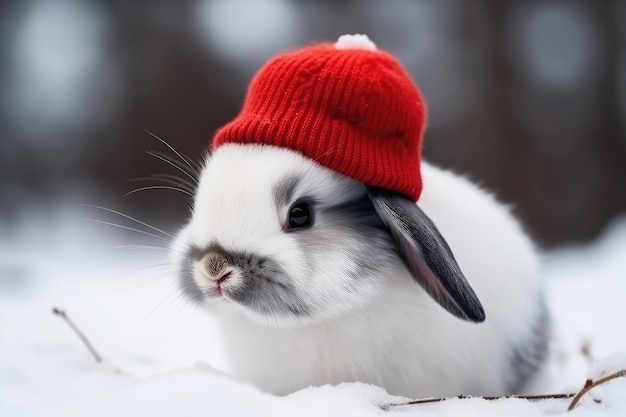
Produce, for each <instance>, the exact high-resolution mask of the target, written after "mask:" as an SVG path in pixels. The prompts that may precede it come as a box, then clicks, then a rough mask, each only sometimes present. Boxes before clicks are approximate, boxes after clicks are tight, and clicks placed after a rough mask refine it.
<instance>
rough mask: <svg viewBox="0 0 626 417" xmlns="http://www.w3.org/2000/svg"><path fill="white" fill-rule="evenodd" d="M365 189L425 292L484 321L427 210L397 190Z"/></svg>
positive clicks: (451, 309) (457, 313) (456, 312)
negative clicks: (393, 191) (425, 211)
mask: <svg viewBox="0 0 626 417" xmlns="http://www.w3.org/2000/svg"><path fill="white" fill-rule="evenodd" d="M367 192H368V194H369V197H370V199H371V200H372V203H373V205H374V208H375V209H376V212H377V213H378V215H379V216H380V218H381V219H382V221H383V223H385V225H386V226H387V228H388V229H389V231H390V232H391V235H392V236H393V238H394V239H395V241H396V243H397V244H398V250H399V252H400V255H401V257H402V259H403V260H404V262H405V264H406V265H407V267H408V269H409V271H411V274H412V275H413V277H414V278H415V279H416V280H417V281H418V282H419V283H420V285H421V286H422V287H423V288H424V289H425V290H426V292H427V293H428V294H429V295H430V296H431V297H432V298H434V299H435V301H437V302H438V303H439V304H440V305H441V306H442V307H443V308H445V309H446V310H448V311H449V312H450V313H452V314H454V315H455V316H457V317H459V318H461V319H464V320H468V321H473V322H482V321H484V320H485V312H484V310H483V306H482V305H481V303H480V301H479V300H478V297H477V296H476V294H475V293H474V290H472V287H470V285H469V283H468V282H467V280H466V279H465V277H464V276H463V273H462V272H461V269H460V268H459V265H458V264H457V262H456V260H455V259H454V255H453V254H452V251H451V250H450V247H449V246H448V244H447V243H446V241H445V239H444V238H443V237H442V236H441V234H440V233H439V231H438V230H437V227H435V225H434V224H433V222H432V221H431V220H430V219H429V218H428V216H427V215H426V213H424V212H423V211H422V210H421V209H420V208H419V207H418V206H417V205H416V204H415V203H414V202H413V201H411V200H409V199H407V198H405V197H403V196H401V195H399V194H395V193H392V192H389V191H383V190H379V189H375V188H370V187H368V188H367Z"/></svg>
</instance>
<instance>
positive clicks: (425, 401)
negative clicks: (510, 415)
mask: <svg viewBox="0 0 626 417" xmlns="http://www.w3.org/2000/svg"><path fill="white" fill-rule="evenodd" d="M575 395H576V394H574V393H568V394H545V395H500V396H487V397H483V396H479V397H472V396H466V395H459V396H457V397H449V398H425V399H422V400H413V401H409V402H406V403H402V404H392V406H398V405H413V404H428V403H438V402H441V401H445V400H449V399H451V398H458V399H462V400H464V399H469V398H480V399H482V400H488V401H495V400H505V399H508V398H519V399H522V400H530V401H538V400H555V399H556V400H558V399H567V398H573V397H574V396H575Z"/></svg>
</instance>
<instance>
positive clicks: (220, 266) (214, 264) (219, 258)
mask: <svg viewBox="0 0 626 417" xmlns="http://www.w3.org/2000/svg"><path fill="white" fill-rule="evenodd" d="M200 264H201V265H202V267H203V270H204V273H205V275H206V276H207V278H209V279H210V280H212V281H215V282H217V283H218V284H221V283H222V282H223V281H225V280H227V279H228V278H229V277H230V276H232V274H233V270H234V267H233V266H232V265H231V264H230V262H228V260H227V259H226V257H225V256H224V255H222V254H221V253H217V252H209V253H207V254H206V255H204V256H203V257H202V259H201V260H200Z"/></svg>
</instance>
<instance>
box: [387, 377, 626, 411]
mask: <svg viewBox="0 0 626 417" xmlns="http://www.w3.org/2000/svg"><path fill="white" fill-rule="evenodd" d="M616 378H626V369H622V370H621V371H618V372H615V373H612V374H610V375H608V376H606V377H604V378H600V379H598V380H597V381H593V380H591V379H588V380H587V381H586V382H585V385H584V386H583V387H582V389H581V390H580V391H578V392H577V393H567V394H545V395H502V396H486V397H483V396H478V397H471V396H465V395H459V396H458V397H448V398H425V399H421V400H413V401H409V402H406V403H400V404H389V405H386V406H384V407H382V408H383V409H384V410H386V409H389V408H390V407H396V406H401V405H414V404H428V403H438V402H441V401H445V400H449V399H452V398H458V399H469V398H480V399H483V400H488V401H494V400H504V399H508V398H519V399H522V400H530V401H538V400H558V399H568V398H572V402H571V403H570V405H569V407H568V408H567V411H572V410H573V409H574V407H576V405H577V404H578V402H579V401H580V399H581V398H582V397H583V396H584V395H585V394H587V393H588V392H589V391H591V390H592V389H594V388H595V387H597V386H599V385H602V384H605V383H607V382H609V381H611V380H612V379H616ZM594 401H595V402H597V403H599V402H600V400H597V399H594Z"/></svg>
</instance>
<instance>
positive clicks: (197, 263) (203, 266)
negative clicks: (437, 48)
mask: <svg viewBox="0 0 626 417" xmlns="http://www.w3.org/2000/svg"><path fill="white" fill-rule="evenodd" d="M180 273H181V284H182V289H183V291H184V292H185V293H186V294H187V295H188V296H190V297H191V298H192V299H194V300H196V301H199V302H204V301H206V300H207V299H213V300H218V301H231V302H234V303H236V304H239V305H240V306H242V307H244V308H245V310H247V311H248V312H251V313H253V314H254V315H256V316H261V317H262V318H263V319H264V320H265V319H267V318H268V317H271V318H272V319H274V318H276V317H291V318H295V319H302V318H305V317H309V316H310V315H311V307H310V306H308V305H307V304H306V303H305V302H304V301H303V300H302V299H301V297H300V296H299V294H298V292H297V289H296V287H295V286H294V284H293V280H292V279H290V277H289V276H288V275H287V273H286V272H285V270H284V269H283V268H282V267H281V266H280V265H279V264H278V262H276V261H275V260H273V259H271V258H269V257H264V256H260V255H257V254H253V253H248V252H236V251H230V250H226V249H224V248H223V247H222V246H220V245H219V244H216V243H213V244H211V245H209V246H208V247H206V248H205V249H197V248H192V249H190V250H189V251H188V252H187V253H186V256H185V262H183V265H182V268H181V271H180Z"/></svg>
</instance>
